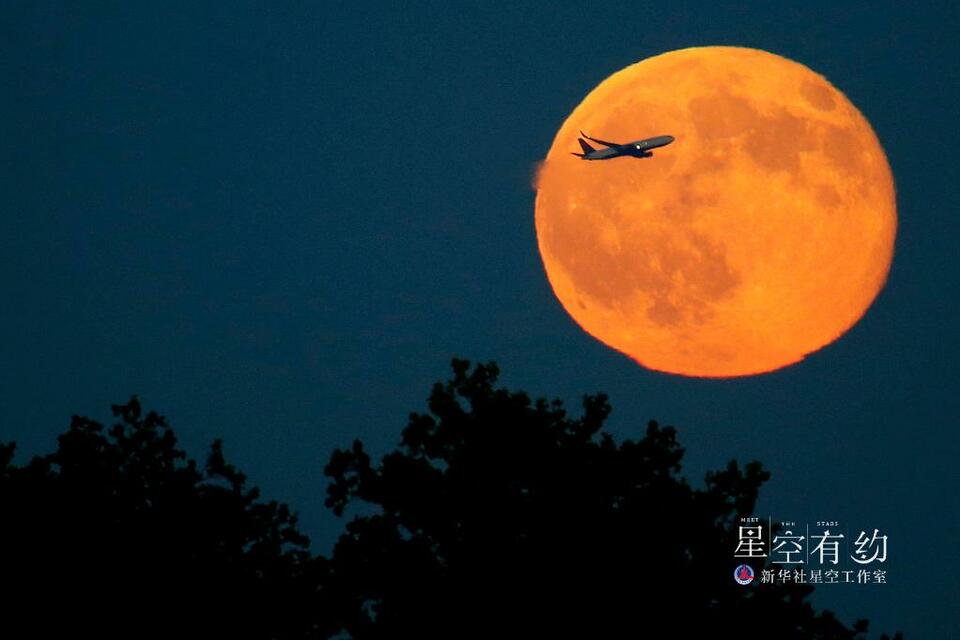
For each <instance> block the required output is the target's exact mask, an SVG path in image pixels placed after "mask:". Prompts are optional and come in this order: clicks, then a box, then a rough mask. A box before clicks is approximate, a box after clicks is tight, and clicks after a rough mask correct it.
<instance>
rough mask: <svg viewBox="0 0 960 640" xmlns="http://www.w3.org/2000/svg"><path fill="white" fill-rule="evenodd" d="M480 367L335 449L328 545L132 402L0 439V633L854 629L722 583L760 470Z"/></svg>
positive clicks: (667, 633) (853, 633) (410, 634)
mask: <svg viewBox="0 0 960 640" xmlns="http://www.w3.org/2000/svg"><path fill="white" fill-rule="evenodd" d="M497 376H498V369H497V367H496V365H494V364H492V363H491V364H481V365H477V366H474V367H472V368H471V366H470V364H469V363H468V362H466V361H463V360H454V361H453V376H452V378H451V379H450V380H448V381H447V382H445V383H437V384H436V385H435V386H434V388H433V392H432V393H431V395H430V398H429V404H428V406H429V413H427V414H412V415H411V416H410V419H409V423H408V425H407V427H406V428H405V429H404V430H403V433H402V440H401V443H400V446H399V447H398V448H397V449H396V450H394V451H392V452H390V453H388V454H386V455H385V456H383V457H382V459H381V460H380V461H379V463H377V464H376V465H374V464H373V463H372V462H371V459H370V457H369V456H368V455H367V453H366V451H365V450H364V447H363V445H362V443H360V442H359V441H356V442H354V443H353V446H352V447H351V448H350V449H347V450H338V451H335V452H334V453H333V454H332V455H331V458H330V462H329V464H328V465H327V467H326V473H327V475H329V476H330V478H331V482H330V485H329V487H328V495H327V500H326V503H327V505H328V506H329V507H330V508H331V509H332V510H333V511H334V513H336V514H337V515H340V516H342V515H344V514H345V513H347V512H348V510H349V512H350V513H351V514H353V515H352V517H351V519H350V520H349V522H348V523H347V524H346V528H345V532H344V533H343V535H342V536H341V537H340V539H339V541H338V542H337V544H336V546H335V548H334V551H333V554H332V555H331V557H330V558H325V557H323V556H319V555H313V554H312V553H311V552H310V551H309V546H308V545H309V542H308V540H307V538H306V537H305V536H304V535H303V534H302V533H301V532H300V531H299V530H298V529H297V520H296V517H295V516H294V514H293V513H292V512H291V511H290V509H289V508H288V507H287V506H286V505H283V504H279V503H277V502H272V501H270V502H268V501H263V500H261V499H260V496H259V492H258V491H257V489H255V488H248V487H247V483H246V478H245V477H244V475H243V474H242V473H240V472H239V471H238V470H237V469H236V468H235V467H233V466H232V465H230V464H229V463H227V462H226V460H225V458H224V455H223V450H222V447H221V443H220V441H216V442H214V443H213V445H212V447H211V450H210V453H209V456H208V458H207V461H206V463H205V464H204V465H199V464H198V463H197V462H196V461H194V460H192V459H189V458H188V457H187V455H186V453H185V452H184V451H182V450H181V449H180V448H179V447H178V445H177V441H176V438H175V437H174V434H173V431H172V430H171V429H170V428H169V426H168V425H167V423H166V421H165V419H164V418H163V417H161V416H159V415H158V414H156V413H154V412H149V413H146V414H143V413H142V411H141V407H140V403H139V402H138V400H137V399H136V397H134V398H132V399H131V400H130V401H129V402H128V403H127V404H124V405H115V406H113V414H114V416H115V417H116V418H117V421H116V423H115V424H114V425H112V426H111V427H110V428H106V427H104V426H103V425H101V424H99V423H97V422H95V421H92V420H90V419H88V418H82V417H78V416H74V417H73V419H72V422H71V425H70V428H69V429H68V430H67V431H66V432H65V433H64V434H63V435H61V436H60V438H59V443H58V447H57V449H56V451H54V452H53V453H51V454H48V455H44V456H38V457H35V458H34V459H33V460H32V461H30V462H29V463H27V464H26V465H24V466H22V467H18V466H16V465H14V464H13V462H12V461H13V453H14V445H13V444H9V445H0V603H2V605H3V606H2V608H0V611H2V613H3V616H2V621H0V625H2V626H0V636H2V637H4V638H6V637H30V638H34V637H36V638H46V637H88V636H89V637H94V638H99V639H107V638H172V637H177V638H216V639H219V638H250V639H261V638H262V639H278V640H279V639H286V638H303V639H306V638H355V639H356V640H368V639H381V638H383V639H386V638H390V639H401V638H420V639H432V638H444V639H461V638H620V637H630V638H663V637H670V638H702V637H718V636H719V637H723V636H725V635H728V634H733V633H736V632H737V630H743V629H750V630H757V629H762V630H763V633H764V634H765V635H772V636H774V637H777V638H780V639H797V640H800V639H803V640H813V639H821V640H854V639H860V638H863V637H864V636H865V633H866V629H867V625H866V622H862V621H861V622H858V623H856V624H855V625H854V627H853V628H848V627H846V626H845V625H843V624H841V623H840V622H839V621H837V620H836V618H835V617H834V616H833V615H831V614H830V613H829V612H817V611H815V610H814V609H813V608H812V607H811V606H810V604H809V603H807V601H806V599H807V596H808V595H809V594H810V592H811V591H812V588H811V587H809V586H804V585H795V584H787V585H768V584H763V585H758V584H753V585H751V586H749V587H741V586H739V585H737V584H736V583H735V582H734V581H733V580H732V572H733V567H734V564H735V563H734V562H733V558H732V549H734V547H735V544H736V534H735V532H736V531H737V529H736V527H737V524H738V518H739V517H740V516H741V515H751V512H752V509H753V506H754V503H755V501H756V498H757V492H758V490H759V487H760V486H761V485H762V483H763V482H764V481H765V480H766V479H767V477H768V474H767V472H766V471H764V470H763V468H762V467H761V465H760V464H759V463H756V462H752V463H750V464H748V465H746V466H745V467H743V468H741V467H740V466H739V465H737V464H736V463H735V462H731V463H730V464H729V465H728V467H727V468H726V469H724V470H722V471H719V472H715V473H711V474H708V476H707V478H706V483H705V485H704V487H703V488H694V487H691V486H690V485H689V484H688V483H687V481H686V480H685V479H683V478H682V477H681V476H680V475H679V473H680V461H681V459H682V456H683V450H682V449H681V448H680V446H679V444H678V443H677V440H676V433H675V431H674V429H673V428H671V427H660V426H658V425H657V424H656V423H655V422H651V423H650V424H649V426H648V428H647V431H646V434H645V435H644V437H643V438H642V439H639V440H636V441H633V440H624V441H622V442H617V441H616V440H615V439H614V438H613V437H612V436H611V435H609V434H607V433H605V432H604V431H603V430H602V429H603V425H604V422H605V420H606V418H607V416H608V414H609V412H610V406H609V405H608V403H607V399H606V397H604V396H603V395H596V396H586V397H585V398H584V401H583V413H582V415H581V416H580V417H577V418H571V417H569V416H568V415H567V413H566V412H565V410H564V408H563V406H562V405H561V403H560V402H558V401H553V402H547V401H545V400H542V399H541V400H536V401H531V399H530V398H529V397H528V396H527V395H526V394H524V393H522V392H513V391H509V390H507V389H503V388H500V387H497V386H496V381H497ZM755 568H756V569H759V567H755ZM34 612H41V613H40V615H37V613H34ZM18 631H19V633H18ZM884 637H886V636H884ZM898 637H899V634H898Z"/></svg>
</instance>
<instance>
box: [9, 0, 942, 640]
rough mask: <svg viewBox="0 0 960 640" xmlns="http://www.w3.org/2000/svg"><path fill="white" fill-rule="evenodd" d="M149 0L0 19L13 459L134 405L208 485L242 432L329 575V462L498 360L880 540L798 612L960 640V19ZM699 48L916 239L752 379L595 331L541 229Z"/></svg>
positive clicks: (726, 9)
mask: <svg viewBox="0 0 960 640" xmlns="http://www.w3.org/2000/svg"><path fill="white" fill-rule="evenodd" d="M145 4H146V3H119V2H88V3H84V5H85V6H84V7H83V8H81V7H80V6H78V5H79V3H69V4H67V3H63V4H59V3H57V4H53V3H34V2H5V3H3V4H2V7H3V12H2V14H0V15H2V17H0V83H2V98H3V100H2V118H0V162H2V167H0V225H2V226H0V249H2V252H0V295H2V307H3V313H2V314H0V333H2V335H3V337H4V339H3V341H2V342H0V361H2V363H3V366H2V367H0V401H2V407H3V413H2V426H0V440H2V441H7V440H16V441H17V442H18V443H19V456H18V458H17V461H18V462H20V463H23V462H25V461H26V460H27V459H28V456H30V455H33V454H35V453H41V452H46V451H50V450H52V449H53V448H54V447H55V445H56V440H55V438H56V435H57V434H58V433H61V432H62V431H63V430H65V429H66V427H67V426H68V423H69V418H70V416H71V415H72V414H74V413H77V414H83V415H89V416H91V417H94V418H99V419H102V420H108V419H109V417H110V414H109V405H110V404H111V403H116V402H122V401H125V400H126V399H127V398H128V397H129V396H130V395H131V394H133V393H136V394H139V396H140V397H141V399H142V401H143V403H144V404H145V405H146V407H148V408H153V409H156V410H158V411H160V412H161V413H164V414H166V415H167V416H168V417H169V419H170V421H171V423H172V426H173V427H174V429H175V430H176V432H177V434H178V435H179V436H180V438H181V441H182V442H183V444H184V446H185V447H186V448H187V449H188V451H189V452H190V453H191V454H193V455H195V456H198V457H202V456H203V455H204V453H205V447H206V446H207V444H208V443H209V442H210V441H211V440H212V439H213V438H215V437H219V436H222V437H224V438H225V440H226V453H227V456H228V459H230V460H232V461H233V462H235V463H236V464H237V465H238V466H240V468H241V469H243V470H244V471H245V472H247V473H248V475H249V476H250V478H251V480H252V481H253V482H254V483H256V484H258V485H260V486H261V488H262V489H263V490H264V493H265V495H266V496H267V497H270V498H276V499H279V500H283V501H286V502H289V503H290V504H291V505H292V506H293V507H294V508H296V509H297V510H299V512H300V514H301V519H302V524H303V529H304V530H305V532H306V533H308V534H309V535H310V536H311V537H312V538H313V541H314V548H315V549H316V550H317V551H320V552H325V551H327V550H329V549H330V547H331V545H332V544H333V542H334V541H335V539H336V535H337V534H338V533H339V530H340V527H341V526H342V523H341V522H340V521H338V520H337V519H335V518H334V517H333V516H332V515H330V514H329V513H327V512H326V510H325V509H324V507H323V504H322V502H323V491H324V488H325V486H326V484H325V479H324V477H323V474H322V468H323V465H324V464H325V463H326V460H327V458H328V457H329V454H330V452H331V451H332V450H333V448H335V447H339V446H346V445H348V444H349V443H350V442H351V441H352V440H353V439H354V438H357V437H359V438H361V439H363V440H364V442H365V443H366V444H367V445H368V447H369V448H370V450H371V451H372V452H374V453H383V452H385V451H387V450H388V449H389V448H390V447H392V446H393V445H394V444H396V442H397V441H398V439H399V434H400V430H401V429H402V427H403V426H404V425H405V423H406V417H407V414H408V412H410V411H414V410H417V411H419V410H424V409H425V399H426V396H427V394H428V392H429V389H430V385H431V384H432V383H433V382H434V381H436V380H439V379H443V378H445V377H447V375H448V373H449V360H450V358H451V357H452V356H455V355H456V356H461V357H466V358H469V359H471V360H483V361H486V360H496V361H497V362H498V363H499V364H500V366H501V368H502V370H503V376H502V381H503V382H504V383H505V384H507V385H508V386H511V387H516V388H523V389H526V390H528V391H529V392H531V393H532V394H534V395H546V396H550V397H553V396H559V397H561V398H563V399H564V400H565V401H567V402H568V403H569V404H571V405H572V406H573V408H574V409H575V410H576V409H577V407H578V405H579V399H580V396H581V395H582V394H584V393H592V392H596V391H605V392H607V393H609V395H610V399H611V403H612V405H613V408H614V411H613V414H612V416H611V419H610V422H609V428H610V430H611V431H612V432H613V433H615V434H616V435H617V436H620V437H640V436H642V433H643V429H644V427H645V425H646V422H647V420H648V419H651V418H655V419H658V420H660V421H661V422H663V423H669V424H673V425H676V426H677V427H678V429H679V438H680V441H681V444H682V445H683V446H685V447H686V449H687V457H686V464H685V467H684V473H685V474H686V475H687V476H688V477H689V478H690V479H691V481H692V482H694V483H697V484H698V483H699V482H700V480H701V479H702V476H703V473H704V472H705V471H707V470H708V469H713V468H718V467H720V466H722V465H725V463H726V461H727V460H729V459H731V458H737V459H738V460H741V461H747V460H750V459H759V460H761V461H762V462H763V463H764V464H765V466H766V467H767V468H768V469H770V470H771V471H772V473H773V477H772V479H771V481H770V482H769V483H768V484H767V485H765V487H764V488H763V489H762V491H761V502H760V505H759V508H758V515H761V516H764V517H765V516H767V515H772V516H773V517H774V518H783V519H792V520H795V521H798V522H801V523H802V522H811V523H812V522H814V521H816V520H818V519H837V520H840V521H841V523H842V524H843V525H845V526H847V527H849V529H850V530H853V529H856V531H851V533H852V534H853V535H854V536H855V535H856V532H858V531H859V530H860V529H861V528H863V529H872V528H873V527H878V528H881V529H882V530H883V531H884V532H885V533H887V534H888V535H889V541H890V542H889V544H890V551H889V556H890V559H889V561H888V563H887V567H886V568H887V569H888V572H889V573H888V580H889V584H886V585H855V584H854V585H835V586H833V587H829V586H824V587H822V588H820V589H818V590H817V593H816V594H815V597H814V603H815V604H816V605H817V606H820V607H826V608H830V609H833V610H835V611H837V612H838V614H839V615H840V617H841V619H842V620H844V621H845V622H848V623H849V622H851V621H852V620H853V619H854V617H858V616H860V617H868V618H870V619H871V622H872V628H873V629H874V631H875V632H876V631H881V630H882V631H890V632H892V631H895V630H898V629H899V630H903V631H904V632H905V633H906V634H907V638H908V640H919V639H932V640H937V639H943V640H948V639H954V638H957V637H960V626H958V621H957V617H956V613H955V611H956V608H955V607H956V606H957V603H958V602H960V586H958V578H957V573H956V570H957V569H958V563H960V552H958V546H960V514H958V511H960V510H958V508H957V498H956V491H957V488H958V479H960V475H958V471H957V468H958V467H957V460H958V456H960V438H958V436H957V421H958V418H960V402H958V398H960V384H958V374H960V367H958V364H957V363H958V359H960V339H958V338H957V327H958V318H957V313H958V311H960V290H958V285H960V278H958V275H960V269H958V267H957V262H956V260H957V255H958V252H957V248H956V244H957V242H956V238H957V236H958V234H960V218H958V215H960V206H958V205H960V198H958V195H957V185H958V184H960V171H958V169H960V160H958V153H960V152H958V149H960V139H958V134H957V132H958V126H957V105H958V104H960V91H958V87H960V77H958V75H960V74H958V64H957V61H958V59H960V56H958V54H960V48H958V44H957V40H958V38H957V34H958V33H960V20H958V9H957V5H956V4H955V3H952V2H942V3H926V4H920V5H916V4H913V3H905V2H871V3H856V4H852V3H840V4H839V5H838V4H837V3H835V2H804V3H795V4H792V5H791V6H781V4H780V3H768V2H740V3H736V4H728V3H717V2H669V3H667V2H663V3H656V4H655V3H649V4H647V5H645V6H643V5H640V4H638V3H633V2H630V3H612V2H607V3H604V4H603V5H602V6H589V7H588V6H586V5H583V6H567V5H557V4H553V3H549V4H548V3H542V4H529V3H524V5H523V7H513V6H505V7H503V8H499V9H496V10H491V9H490V8H488V7H487V6H486V5H485V4H481V3H477V4H471V5H469V6H458V7H456V8H454V7H451V6H450V5H449V4H448V3H435V4H418V5H417V6H416V7H413V6H405V7H403V8H396V7H387V6H386V3H384V6H378V5H367V6H360V5H359V4H358V3H355V2H349V3H346V2H345V3H336V4H337V5H339V6H334V4H335V3H283V6H282V7H281V6H280V3H257V4H250V3H212V2H211V3H175V2H165V3H155V4H154V6H153V7H152V8H151V7H147V6H144V5H145ZM196 4H201V5H203V7H197V6H194V5H196ZM228 4H229V5H230V6H229V7H228V6H227V5H228ZM710 44H723V45H740V46H749V47H756V48H760V49H765V50H768V51H771V52H773V53H777V54H780V55H783V56H786V57H788V58H791V59H793V60H796V61H798V62H801V63H803V64H806V65H807V66H809V67H811V68H812V69H814V70H815V71H817V72H819V73H822V74H824V75H825V76H826V77H827V78H828V79H829V80H830V81H831V82H833V83H834V84H835V85H836V86H837V87H838V88H839V89H840V90H841V91H843V92H844V93H846V95H847V96H848V97H849V98H850V99H851V100H852V101H853V103H854V104H855V105H857V107H858V108H859V109H860V110H861V111H862V112H863V114H864V115H865V116H866V117H867V118H868V119H869V120H870V122H871V123H872V125H873V127H874V130H875V131H876V132H877V135H878V137H879V139H880V141H881V143H882V144H883V146H884V148H885V149H886V152H887V155H888V159H889V161H890V164H891V167H892V169H893V173H894V178H895V181H896V187H897V202H898V215H899V229H898V234H897V242H896V253H895V256H894V262H893V266H892V269H891V272H890V277H889V280H888V283H887V286H886V288H885V289H884V290H883V291H882V293H881V294H880V296H879V298H878V299H877V300H876V302H875V303H874V305H873V306H872V308H871V309H870V310H869V311H868V312H867V314H866V316H865V317H864V318H863V319H862V320H861V322H860V323H858V324H857V325H856V326H855V327H854V328H853V329H852V330H851V331H850V332H849V333H848V334H846V335H845V336H844V337H843V338H842V339H840V340H839V341H838V342H836V343H834V344H833V345H831V346H829V347H827V348H825V349H823V350H821V351H819V352H817V353H815V354H813V355H811V356H810V357H808V358H807V359H806V360H804V361H803V362H801V363H800V364H797V365H794V366H791V367H788V368H786V369H784V370H781V371H778V372H775V373H773V374H768V375H761V376H756V377H748V378H741V379H733V380H699V379H690V378H683V377H678V376H670V375H664V374H660V373H655V372H652V371H648V370H645V369H643V368H641V367H640V366H638V365H637V364H636V363H634V362H633V361H631V360H629V359H628V358H626V357H625V356H622V355H620V354H618V353H616V352H614V351H613V350H611V349H609V348H607V347H605V346H604V345H602V344H601V343H599V342H598V341H596V340H594V339H593V338H591V337H590V336H589V335H587V334H585V333H584V332H583V331H582V330H581V329H580V328H579V327H577V326H576V325H575V324H574V322H573V321H572V320H571V319H570V318H569V317H568V315H567V314H566V312H565V311H564V310H563V309H562V307H561V306H560V304H559V302H558V301H557V300H556V298H555V297H554V295H553V293H552V291H551V289H550V286H549V284H548V282H547V279H546V276H545V274H544V270H543V265H542V262H541V260H540V256H539V253H538V250H537V243H536V237H535V231H534V223H533V201H534V195H535V194H534V192H533V190H532V188H531V183H532V178H533V175H534V171H535V167H536V163H537V162H538V161H539V160H541V159H542V158H543V157H544V155H545V154H546V151H547V149H548V148H549V146H550V144H551V142H552V140H553V136H554V134H555V132H556V130H557V129H558V128H559V126H560V124H561V123H562V122H563V120H564V119H565V118H566V117H567V115H568V114H569V113H570V111H571V110H572V109H573V107H575V106H576V105H577V104H578V103H579V102H580V100H581V99H582V98H583V97H584V96H585V95H586V94H587V93H588V92H589V91H590V90H591V89H592V88H593V87H594V86H596V85H597V84H598V83H599V82H601V81H602V80H603V79H604V78H606V77H607V76H608V75H610V74H611V73H613V72H615V71H617V70H619V69H621V68H623V67H624V66H627V65H628V64H631V63H633V62H636V61H638V60H641V59H643V58H646V57H649V56H651V55H656V54H658V53H662V52H665V51H668V50H672V49H678V48H683V47H688V46H695V45H710ZM640 133H644V132H640ZM652 133H658V132H652ZM659 525H661V526H662V527H663V529H664V535H665V536H666V535H669V530H670V523H659ZM731 555H732V550H731ZM643 579H647V578H645V577H644V576H638V580H643ZM690 579H691V580H696V579H697V577H696V576H691V577H690Z"/></svg>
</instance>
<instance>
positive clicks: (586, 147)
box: [577, 138, 596, 154]
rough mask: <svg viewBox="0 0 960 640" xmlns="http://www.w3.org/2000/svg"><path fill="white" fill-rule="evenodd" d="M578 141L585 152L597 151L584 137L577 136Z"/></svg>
mask: <svg viewBox="0 0 960 640" xmlns="http://www.w3.org/2000/svg"><path fill="white" fill-rule="evenodd" d="M577 142H579V143H580V148H581V149H583V153H584V154H587V153H590V152H592V151H596V149H594V148H593V147H591V146H590V145H589V144H587V141H586V140H584V139H583V138H577Z"/></svg>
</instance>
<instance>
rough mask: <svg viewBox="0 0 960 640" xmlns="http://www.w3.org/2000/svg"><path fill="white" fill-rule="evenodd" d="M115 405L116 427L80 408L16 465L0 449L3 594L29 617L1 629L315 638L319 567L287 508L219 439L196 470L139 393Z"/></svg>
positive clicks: (8, 606)
mask: <svg viewBox="0 0 960 640" xmlns="http://www.w3.org/2000/svg"><path fill="white" fill-rule="evenodd" d="M113 414H114V416H116V417H117V418H119V421H118V422H117V423H116V424H115V425H113V427H112V428H110V429H109V430H106V429H105V428H104V426H103V425H101V424H99V423H97V422H94V421H92V420H90V419H88V418H83V417H78V416H74V417H73V419H72V422H71V425H70V428H69V430H68V431H67V432H66V433H64V434H63V435H61V436H60V437H59V446H58V448H57V450H56V451H55V452H54V453H52V454H49V455H46V456H41V457H36V458H34V459H33V460H32V461H31V462H30V463H29V464H27V465H26V466H24V467H22V468H19V467H15V466H13V465H12V463H11V460H12V457H13V453H14V446H13V445H12V444H11V445H6V446H3V447H2V448H0V523H2V525H0V584H2V593H0V595H2V600H0V601H2V602H3V611H4V612H5V615H4V619H5V621H4V624H5V626H6V627H7V630H9V629H10V626H11V625H12V624H15V623H20V624H23V625H24V626H25V631H24V633H23V635H19V636H18V635H11V636H7V635H6V633H2V634H0V635H3V636H4V637H36V638H42V637H87V636H88V635H89V636H90V637H94V638H154V637H156V638H161V637H163V638H173V637H209V638H230V637H234V638H248V637H249V638H286V637H291V638H293V637H298V638H300V637H317V635H308V634H307V633H306V631H312V630H314V623H313V620H315V619H316V611H315V608H316V603H315V597H314V594H315V591H316V585H317V584H320V583H321V582H322V573H323V571H324V565H323V563H322V562H321V561H320V560H318V559H314V558H312V557H311V555H310V553H309V551H308V540H307V538H306V537H305V536H303V535H302V534H301V533H300V532H299V531H298V530H297V528H296V518H295V516H294V515H293V514H291V512H290V510H289V509H288V508H287V506H286V505H282V504H278V503H276V502H262V501H259V492H258V491H257V489H247V488H246V480H245V477H244V475H243V474H242V473H240V472H239V471H237V470H236V469H235V468H234V467H233V466H231V465H230V464H228V463H227V462H226V461H225V460H224V456H223V451H222V448H221V444H220V442H219V441H217V442H214V443H213V446H212V447H211V450H210V454H209V457H208V459H207V462H206V465H204V467H203V468H202V469H201V468H199V466H198V465H197V463H196V462H195V461H193V460H188V459H187V456H186V454H185V453H184V452H183V451H182V450H180V449H179V448H178V447H177V443H176V438H175V437H174V434H173V432H172V431H171V429H170V428H169V427H168V426H167V424H166V421H165V420H164V418H163V417H161V416H159V415H157V414H156V413H154V412H150V413H147V414H146V415H142V414H141V408H140V403H139V402H138V400H137V399H136V397H134V398H132V399H131V400H130V401H129V402H128V403H127V404H125V405H114V406H113ZM26 611H39V612H42V615H29V616H21V617H20V618H18V616H17V615H15V613H16V612H20V613H21V614H23V612H26ZM26 630H29V633H27V632H26Z"/></svg>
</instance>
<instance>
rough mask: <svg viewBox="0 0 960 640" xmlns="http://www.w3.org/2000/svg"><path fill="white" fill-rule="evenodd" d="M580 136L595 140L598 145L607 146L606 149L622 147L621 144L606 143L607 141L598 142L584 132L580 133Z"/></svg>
mask: <svg viewBox="0 0 960 640" xmlns="http://www.w3.org/2000/svg"><path fill="white" fill-rule="evenodd" d="M580 135H582V136H583V137H584V138H586V139H587V140H593V141H594V142H596V143H598V144H602V145H603V146H605V147H619V146H621V145H620V143H619V142H606V141H605V140H597V139H596V138H591V137H590V136H588V135H587V134H585V133H584V132H583V131H581V132H580Z"/></svg>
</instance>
